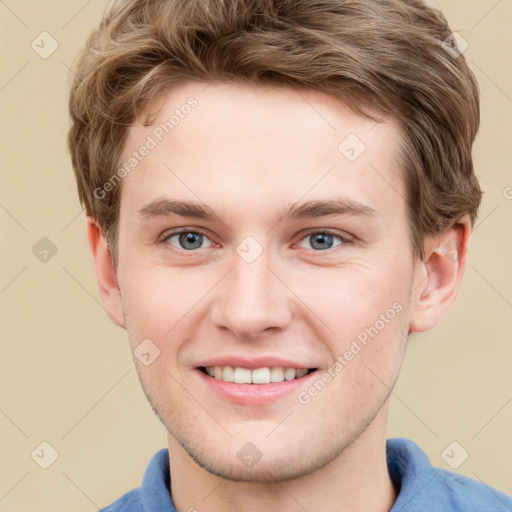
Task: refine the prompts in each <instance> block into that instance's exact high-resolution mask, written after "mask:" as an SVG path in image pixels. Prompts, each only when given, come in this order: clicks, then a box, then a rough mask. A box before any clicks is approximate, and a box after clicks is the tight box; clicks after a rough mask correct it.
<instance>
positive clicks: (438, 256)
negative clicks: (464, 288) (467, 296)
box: [409, 215, 471, 332]
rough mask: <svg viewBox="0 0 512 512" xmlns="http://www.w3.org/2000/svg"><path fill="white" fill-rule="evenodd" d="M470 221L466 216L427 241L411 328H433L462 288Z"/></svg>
mask: <svg viewBox="0 0 512 512" xmlns="http://www.w3.org/2000/svg"><path fill="white" fill-rule="evenodd" d="M470 236H471V221H470V219H469V216H467V215H466V216H464V217H463V218H462V219H461V220H460V221H458V222H457V223H455V224H454V225H452V226H450V227H448V228H446V229H445V230H444V231H443V232H442V233H441V235H439V236H438V237H436V238H435V239H429V240H428V241H427V243H426V244H425V258H424V260H423V261H422V262H419V263H417V266H416V272H415V279H414V284H413V290H412V291H411V294H412V302H411V319H410V323H409V331H410V332H424V331H428V330H430V329H432V328H434V327H435V326H436V325H437V324H439V322H440V321H441V320H442V318H443V317H444V315H445V314H446V313H447V312H448V310H449V309H450V307H451V305H452V304H453V302H454V301H455V297H456V296H457V293H458V291H459V288H460V284H461V281H462V276H463V274H464V267H465V266H466V260H467V252H468V247H469V240H470Z"/></svg>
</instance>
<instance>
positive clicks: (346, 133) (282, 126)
mask: <svg viewBox="0 0 512 512" xmlns="http://www.w3.org/2000/svg"><path fill="white" fill-rule="evenodd" d="M151 107H152V109H153V110H154V111H156V112H157V115H156V117H155V118H154V119H153V121H152V124H151V125H150V126H143V125H141V124H136V125H134V126H133V127H132V128H131V129H130V132H129V136H128V140H127V145H126V150H125V157H126V159H127V158H129V156H130V155H131V154H132V153H133V152H137V151H139V150H140V149H141V148H142V147H143V146H144V145H146V146H148V147H149V146H151V148H150V150H149V151H144V153H145V156H144V157H143V158H140V161H138V162H137V165H136V167H135V168H134V169H133V171H132V172H130V173H129V174H128V175H127V177H126V178H125V179H124V180H123V185H122V186H123V193H122V203H125V206H130V207H131V208H137V207H138V208H140V207H141V206H142V204H144V203H147V202H148V201H150V200H152V199H154V198H155V197H156V196H163V195H166V194H170V195H173V196H179V197H180V198H181V199H190V200H196V201H197V200H199V201H205V202H207V203H208V205H210V206H213V207H219V208H227V207H228V205H230V206H232V207H233V208H238V209H239V210H240V209H243V210H244V211H248V210H251V209H253V212H257V213H258V215H259V216H260V217H262V216H263V215H264V213H265V212H266V211H267V210H268V211H269V208H270V207H271V205H272V204H274V203H275V204H276V205H277V203H281V204H282V203H283V202H286V203H290V202H293V201H297V200H299V199H300V198H303V197H306V196H307V199H317V198H320V197H322V196H325V195H326V194H336V195H337V196H346V195H350V196H351V197H352V198H353V199H355V200H359V201H360V202H362V203H366V204H368V203H372V202H374V203H379V201H380V203H382V200H384V202H386V201H385V200H386V198H388V199H389V201H390V202H393V201H394V202H395V203H396V201H397V197H396V194H399V195H402V196H403V195H404V191H403V183H402V178H401V172H400V144H399V136H400V134H399V129H398V127H397V125H396V123H395V122H394V121H392V120H386V121H382V122H376V121H375V120H374V119H370V118H369V117H366V116H363V115H361V114H358V113H356V112H354V111H353V110H352V109H351V108H349V106H347V105H345V104H344V103H343V102H341V101H340V100H339V99H337V98H334V97H332V96H329V95H326V94H324V93H321V92H318V91H313V90H310V89H292V88H288V87H281V86H280V87H269V86H265V87H262V86H260V87H257V86H255V85H253V84H236V85H234V84H230V85H228V84H220V83H212V84H209V85H206V84H202V83H190V84H185V85H182V86H180V87H177V88H173V89H172V90H169V91H167V92H166V93H165V94H163V95H162V96H161V97H160V98H159V99H158V101H155V102H154V104H153V105H152V106H151ZM139 152H140V151H139ZM393 196H395V197H393ZM265 204H266V205H267V209H264V210H262V209H261V208H262V205H265ZM369 206H371V205H370V204H369ZM381 206H382V205H381ZM376 209H377V208H376Z"/></svg>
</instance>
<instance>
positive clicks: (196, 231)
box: [160, 228, 353, 255]
mask: <svg viewBox="0 0 512 512" xmlns="http://www.w3.org/2000/svg"><path fill="white" fill-rule="evenodd" d="M182 233H194V234H198V235H202V236H205V237H206V238H208V239H210V237H209V236H208V233H207V232H206V231H203V230H202V229H200V228H194V229H187V228H182V229H178V230H175V231H171V232H170V233H167V234H166V235H165V236H164V238H163V239H162V241H161V242H160V243H162V244H163V245H164V246H165V248H166V249H167V250H170V251H172V252H188V253H194V252H197V251H198V250H199V249H194V250H190V251H187V250H186V249H178V248H176V247H173V246H171V244H169V243H168V241H169V239H170V238H172V237H174V236H176V235H180V234H182ZM315 234H322V235H330V236H333V237H335V238H338V239H339V240H340V242H341V243H340V244H339V245H336V246H335V247H332V248H330V249H324V250H317V251H316V250H314V249H308V251H310V252H312V253H313V254H314V255H319V254H322V253H328V252H332V250H334V249H336V248H342V247H344V246H347V245H350V244H352V243H353V240H351V239H348V238H345V237H343V236H341V235H340V234H339V233H336V232H334V231H332V230H330V229H320V230H319V229H317V230H314V231H309V232H308V233H306V234H304V235H303V236H302V237H301V238H300V239H299V243H300V242H301V241H302V240H304V239H306V238H308V237H310V236H312V235H315ZM212 243H215V242H212Z"/></svg>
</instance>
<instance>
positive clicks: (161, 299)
mask: <svg viewBox="0 0 512 512" xmlns="http://www.w3.org/2000/svg"><path fill="white" fill-rule="evenodd" d="M191 96H194V97H195V98H196V99H197V101H198V105H197V107H195V108H194V109H193V110H192V111H191V113H190V114H189V115H187V116H186V117H184V118H183V119H181V120H180V122H179V124H178V125H177V126H176V127H175V128H174V129H173V131H172V132H170V133H169V134H168V135H166V136H165V137H164V138H163V140H162V141H161V142H160V143H159V144H158V145H157V147H156V148H154V149H152V150H151V151H150V152H149V154H148V155H147V156H145V158H144V159H143V160H142V161H141V162H140V163H139V164H138V166H137V167H136V168H135V169H134V170H133V171H132V172H131V173H130V174H129V175H128V176H126V177H125V178H124V180H123V182H122V194H121V205H120V222H119V253H118V254H119V260H118V265H117V268H115V267H114V265H113V264H112V258H111V254H110V252H109V250H108V246H107V244H106V242H105V239H104V238H103V236H102V234H101V229H100V228H99V227H98V225H97V224H96V222H95V221H94V220H93V219H91V218H89V219H88V222H87V236H88V241H89V245H90V247H91V251H92V254H93V258H94V264H95V272H96V277H97V282H98V286H99V290H100V295H101V299H102V301H103V304H104V306H105V309H106V311H107V313H108V314H109V316H110V318H111V319H112V321H114V322H115V323H116V324H118V325H119V326H121V327H123V328H126V329H127V331H128V333H129V338H130V343H131V346H132V349H135V348H136V347H137V346H138V345H139V344H140V343H141V342H142V341H143V340H145V339H149V340H151V342H152V343H153V344H154V345H156V346H157V347H158V349H159V350H160V355H159V357H157V358H156V359H155V360H154V361H153V362H152V363H151V364H150V365H149V366H145V365H143V364H142V363H141V362H140V361H139V360H138V359H137V358H135V359H134V360H135V363H136V366H137V370H138V373H139V377H140V380H141V383H142V386H143V388H144V391H145V393H146V395H147V397H148V399H149V400H150V402H151V404H152V406H153V408H154V410H155V411H156V413H157V414H158V416H159V417H160V419H161V420H162V422H163V423H164V425H165V427H166V429H167V431H168V432H169V434H168V444H169V454H170V469H171V493H172V496H173V500H174V503H175V505H176V506H177V509H178V510H179V511H180V512H183V511H186V510H188V509H189V508H190V507H195V508H197V509H198V510H201V509H204V507H205V506H207V508H208V510H209V511H221V510H222V511H230V510H241V509H244V510H248V511H253V510H254V511H256V510H264V509H268V507H269V506H271V507H272V508H273V509H275V510H281V511H295V510H303V509H307V510H308V511H311V512H312V511H326V510H332V509H333V508H332V504H333V503H336V504H337V505H336V507H337V508H336V509H337V510H350V511H368V510H374V511H387V510H389V509H390V508H391V507H392V504H393V502H394V501H395V499H396V491H395V489H394V487H393V485H392V483H391V481H390V479H389V476H388V473H387V466H386V458H385V429H386V421H387V414H388V401H389V395H390V392H391V389H392V387H393V385H394V383H395V381H396V378H397V375H398V372H399V369H400V365H401V362H402V359H403V356H404V353H405V349H406V345H407V338H408V333H409V332H421V331H426V330H429V329H431V328H433V327H434V326H435V325H437V324H438V323H439V321H440V320H441V318H442V317H443V316H444V315H445V313H446V312H447V310H448V309H449V307H450V306H451V304H452V303H453V301H454V299H455V297H456V294H457V291H458V288H459V285H460V281H461V279H462V274H463V270H464V265H465V256H466V248H467V246H468V243H469V236H470V222H469V220H468V218H467V217H464V218H463V219H461V220H460V222H459V223H458V224H456V225H454V226H452V227H450V228H447V229H446V230H445V231H444V232H443V233H442V234H441V235H440V236H439V237H437V238H435V239H429V240H427V241H426V244H425V247H426V252H425V259H424V260H423V261H415V258H414V257H413V254H412V246H411V241H410V236H409V233H408V227H407V213H406V203H405V200H404V197H405V196H406V191H405V188H404V181H403V175H402V174H403V172H404V171H403V169H402V168H401V165H400V147H399V137H400V130H399V128H398V126H397V125H396V124H395V123H394V122H393V121H392V120H385V121H383V122H379V123H376V122H375V121H373V120H371V119H369V118H367V117H364V116H361V115H360V114H356V113H355V112H353V111H352V110H350V109H349V108H348V107H347V106H346V105H345V104H343V103H342V102H341V101H340V100H339V99H336V98H333V97H330V96H327V95H325V94H322V93H319V92H316V91H311V90H300V91H298V90H292V89H290V88H282V87H279V88H270V87H255V86H254V85H245V84H244V85H242V84H237V85H226V84H217V83H213V84H210V85H209V86H208V87H206V88H205V84H199V83H190V84H185V85H182V86H180V87H177V88H175V89H172V90H171V91H167V92H166V93H165V95H163V96H162V97H161V98H159V99H158V101H157V102H155V104H154V107H157V108H156V110H157V111H158V116H157V118H156V119H155V120H154V121H153V124H152V125H150V126H142V125H141V124H135V125H134V126H133V127H132V128H131V129H130V133H129V138H128V141H127V146H126V148H125V153H126V155H129V154H130V153H131V152H132V151H134V150H136V149H137V148H139V147H140V146H141V145H143V144H144V142H145V141H146V138H147V136H148V135H150V134H151V133H152V130H154V128H155V126H157V125H158V124H159V123H160V122H162V121H164V120H166V119H169V117H170V115H172V113H173V111H174V110H175V109H176V108H179V107H180V105H183V104H184V103H185V102H186V101H187V99H188V98H189V97H191ZM348 134H356V135H357V136H358V137H359V139H360V140H362V141H363V142H364V144H365V146H366V150H365V151H364V152H363V153H362V154H361V155H360V156H359V157H358V158H357V159H356V160H355V161H353V162H351V161H349V160H348V159H347V158H346V157H345V156H344V155H343V154H342V153H341V152H340V151H339V150H338V145H339V144H340V142H341V141H343V140H344V139H345V137H346V136H347V135H348ZM335 197H337V198H340V197H343V198H345V199H348V200H352V201H357V202H358V203H360V204H362V205H365V206H366V207H370V208H372V209H373V210H375V214H374V215H372V216H370V215H355V214H343V215H333V214H331V215H323V216H320V217H316V218H295V219H285V220H281V221H279V214H280V213H282V212H283V211H284V209H285V208H287V207H288V206H289V205H292V204H294V203H298V204H300V203H303V202H306V201H314V200H331V199H333V198H335ZM164 198H167V199H172V200H178V201H196V202H198V203H199V204H202V205H207V206H208V207H209V208H210V209H211V210H212V211H214V212H216V214H217V216H218V218H196V217H190V216H181V215H173V214H167V215H149V216H148V215H142V214H141V213H140V210H141V209H143V208H144V207H146V206H147V205H148V204H151V203H152V202H154V201H155V200H161V199H164ZM179 228H185V229H186V230H188V231H192V232H194V231H195V230H198V229H199V230H201V231H204V232H205V235H206V236H205V238H203V239H202V240H203V242H202V243H203V245H201V246H200V247H198V248H196V249H192V250H190V249H189V250H187V249H185V248H183V246H182V245H180V241H179V237H178V236H174V237H172V238H169V235H171V234H172V232H173V230H176V229H179ZM326 229H327V230H330V231H332V232H334V234H335V235H337V236H341V237H343V238H344V239H345V240H346V241H345V242H343V241H342V239H340V238H337V236H334V237H333V238H332V242H333V246H332V247H329V248H326V249H323V250H322V249H318V245H314V244H315V240H316V238H315V237H313V238H312V237H311V235H313V234H315V233H316V234H318V233H322V232H323V231H325V230H326ZM249 236H250V237H253V238H254V239H255V240H256V241H257V244H259V247H260V248H261V249H262V251H263V252H262V254H261V255H260V256H259V257H258V258H257V259H256V260H255V261H253V262H252V263H248V262H246V261H245V260H244V259H243V258H242V257H241V256H240V255H239V253H237V251H236V249H237V247H239V245H240V244H241V242H243V241H244V239H246V237H249ZM199 240H201V238H199ZM393 304H395V305H396V304H399V306H400V308H399V309H400V311H399V312H398V313H397V314H396V315H394V317H393V319H392V320H389V322H387V323H386V324H385V326H384V327H383V328H382V329H380V330H379V332H378V334H377V335H375V336H374V337H373V338H371V339H370V340H369V341H368V343H367V345H366V346H364V348H362V350H361V351H360V352H358V353H357V354H356V355H355V356H354V357H353V358H352V359H351V360H350V361H349V362H348V364H346V366H344V367H343V369H342V371H339V372H338V373H336V377H335V378H333V379H332V380H331V382H329V384H328V385H327V386H325V387H324V388H323V389H322V390H321V392H319V393H318V394H317V395H316V396H314V397H313V398H312V399H311V400H310V401H309V403H307V404H302V403H300V402H299V401H298V399H297V392H293V393H291V394H290V395H287V396H285V397H283V398H280V399H279V400H276V401H274V402H272V403H268V404H264V405H255V404H252V403H243V404H240V403H233V402H232V401H230V400H227V399H225V398H223V397H221V396H219V395H218V394H216V393H214V392H213V391H212V390H211V389H210V387H209V386H208V385H205V383H204V378H203V377H202V376H201V375H199V373H198V372H199V370H198V369H197V365H198V364H199V362H200V361H201V360H204V359H205V358H211V357H217V356H230V355H237V356H243V357H248V358H252V357H257V356H276V357H283V358H292V360H293V361H300V362H301V363H304V364H305V366H306V367H312V368H313V367H314V368H317V369H318V371H317V372H316V374H315V375H316V377H315V376H313V377H315V378H313V379H311V376H309V380H308V379H305V383H304V385H302V386H301V387H300V388H299V391H300V390H302V391H304V390H307V389H308V388H309V386H311V384H312V382H314V380H317V379H318V378H321V376H322V374H324V373H325V372H327V371H328V370H329V368H332V365H333V363H334V362H335V361H336V358H337V356H339V355H342V354H344V353H345V352H346V351H347V350H348V349H349V348H350V346H351V343H352V342H353V340H354V339H356V337H357V336H358V334H360V333H361V332H362V331H364V329H365V327H369V326H373V325H375V324H376V321H377V320H378V319H379V318H380V315H381V314H385V313H386V311H388V310H389V309H390V308H392V305H393ZM306 381H307V382H306ZM248 442H250V443H252V444H253V445H254V446H255V447H256V448H257V450H258V451H259V452H260V453H261V459H260V460H259V461H258V462H257V463H256V464H254V465H253V466H252V467H248V466H247V465H246V464H244V463H242V461H241V460H240V458H239V457H238V456H237V453H238V452H239V450H240V449H241V448H242V447H243V446H244V445H246V443H248ZM214 489H215V490H214ZM206 496H208V497H207V499H206V500H205V501H204V503H202V500H203V499H204V498H205V497H206Z"/></svg>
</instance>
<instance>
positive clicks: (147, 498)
mask: <svg viewBox="0 0 512 512" xmlns="http://www.w3.org/2000/svg"><path fill="white" fill-rule="evenodd" d="M386 451H387V461H388V470H389V474H390V476H391V479H392V480H393V483H394V484H395V486H396V488H397V489H398V490H399V494H398V498H397V500H396V502H395V504H394V505H393V508H392V509H391V512H512V498H511V497H509V496H506V495H505V494H503V493H501V492H499V491H497V490H496V489H493V488H492V487H489V486H488V485H486V484H484V483H482V482H479V481H477V480H473V479H471V478H468V477H465V476H462V475H459V474H457V473H454V472H452V471H447V470H444V469H439V468H435V467H434V466H432V464H431V463H430V461H429V459H428V457H427V456H426V454H425V453H424V452H423V451H422V450H421V448H419V446H418V445H416V444H415V443H414V442H412V441H410V440H409V439H400V438H398V439H389V440H388V441H387V446H386ZM169 489H170V475H169V452H168V450H167V449H163V450H160V451H159V452H158V453H156V454H155V455H154V456H153V458H152V459H151V461H150V463H149V465H148V467H147V469H146V472H145V473H144V477H143V479H142V485H141V487H139V488H137V489H134V490H133V491H130V492H128V493H127V494H125V495H124V496H122V497H121V498H119V499H118V500H117V501H116V502H114V503H112V505H110V506H108V507H106V508H104V509H103V512H176V508H175V507H174V504H173V502H172V499H171V496H170V494H169Z"/></svg>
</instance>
